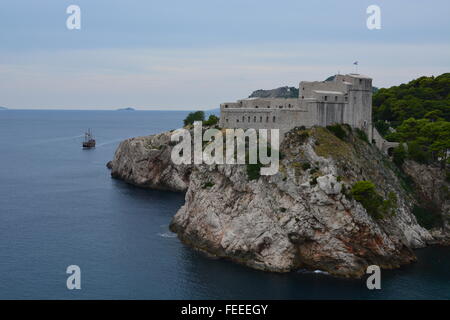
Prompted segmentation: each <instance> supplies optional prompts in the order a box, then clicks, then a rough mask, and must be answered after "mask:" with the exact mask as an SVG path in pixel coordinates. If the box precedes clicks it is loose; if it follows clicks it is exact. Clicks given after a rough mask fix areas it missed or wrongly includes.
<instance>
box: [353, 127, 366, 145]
mask: <svg viewBox="0 0 450 320" xmlns="http://www.w3.org/2000/svg"><path fill="white" fill-rule="evenodd" d="M355 132H356V136H357V137H358V138H359V139H361V140H363V141H365V142H369V138H367V134H366V133H365V132H364V131H362V130H361V129H359V128H356V129H355Z"/></svg>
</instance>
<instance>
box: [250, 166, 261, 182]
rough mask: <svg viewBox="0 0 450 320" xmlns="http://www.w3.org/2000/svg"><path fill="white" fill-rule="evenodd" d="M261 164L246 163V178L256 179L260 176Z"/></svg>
mask: <svg viewBox="0 0 450 320" xmlns="http://www.w3.org/2000/svg"><path fill="white" fill-rule="evenodd" d="M261 167H262V164H260V163H253V164H252V163H249V164H247V177H248V180H258V179H259V177H260V176H261V173H260V169H261Z"/></svg>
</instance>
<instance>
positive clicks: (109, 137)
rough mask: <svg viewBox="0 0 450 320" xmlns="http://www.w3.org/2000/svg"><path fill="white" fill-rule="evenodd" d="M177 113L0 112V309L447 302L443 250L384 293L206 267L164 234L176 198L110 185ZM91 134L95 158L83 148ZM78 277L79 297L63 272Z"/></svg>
mask: <svg viewBox="0 0 450 320" xmlns="http://www.w3.org/2000/svg"><path fill="white" fill-rule="evenodd" d="M185 115H186V112H159V111H152V112H150V111H135V112H118V111H12V110H8V111H0V298H2V299H94V298H95V299H118V298H123V299H449V298H450V248H438V247H434V248H427V249H422V250H418V251H417V255H418V257H419V261H418V262H417V263H415V264H413V265H410V266H407V267H404V268H402V269H400V270H393V271H383V272H382V289H381V290H378V291H375V292H374V291H369V290H368V289H367V288H366V285H365V280H364V279H363V280H344V279H336V278H333V277H330V276H327V275H324V274H320V273H305V272H294V273H290V274H271V273H264V272H260V271H255V270H250V269H248V268H245V267H242V266H240V265H236V264H234V263H231V262H229V261H224V260H213V259H209V258H207V257H205V256H203V255H202V254H200V253H198V252H196V251H194V250H191V249H190V248H188V247H186V246H184V245H182V244H181V243H180V242H179V240H178V239H177V238H176V237H175V236H174V234H172V233H171V232H170V231H169V230H168V225H169V222H170V220H171V217H172V216H173V215H174V214H175V213H176V211H177V209H178V208H179V207H180V206H181V205H182V204H183V202H184V196H183V195H182V194H177V193H171V192H161V191H152V190H142V189H139V188H136V187H133V186H130V185H127V184H125V183H123V182H121V181H118V180H113V179H111V178H110V173H109V170H107V169H106V167H105V164H106V162H107V161H109V160H111V159H112V157H113V154H114V151H115V149H116V147H117V145H118V143H119V142H120V141H121V140H123V139H125V138H128V137H133V136H139V135H147V134H152V133H158V132H161V131H163V130H168V129H174V128H178V127H179V125H180V124H181V123H182V119H183V118H184V117H185ZM88 127H90V128H93V130H94V134H95V135H96V138H97V148H95V149H94V150H82V149H81V147H80V143H81V141H82V136H81V134H82V133H83V132H84V130H85V129H87V128H88ZM72 264H75V265H78V266H80V268H81V274H82V276H81V287H82V289H81V290H71V291H70V290H68V289H67V288H66V279H67V276H68V275H67V274H66V268H67V266H69V265H72Z"/></svg>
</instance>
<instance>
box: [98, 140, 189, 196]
mask: <svg viewBox="0 0 450 320" xmlns="http://www.w3.org/2000/svg"><path fill="white" fill-rule="evenodd" d="M170 135H171V133H170V132H165V133H161V134H158V135H154V136H148V137H138V138H132V139H128V140H125V141H123V142H121V143H120V145H119V147H118V148H117V150H116V153H115V155H114V159H113V160H112V161H111V162H108V164H107V166H108V167H109V168H110V169H111V176H112V177H114V178H120V179H122V180H124V181H126V182H128V183H131V184H134V185H137V186H141V187H146V188H154V189H162V190H173V191H186V190H187V187H188V184H189V175H190V171H191V167H190V166H187V165H178V166H176V165H174V164H173V163H172V160H171V157H170V154H171V150H172V147H171V146H170Z"/></svg>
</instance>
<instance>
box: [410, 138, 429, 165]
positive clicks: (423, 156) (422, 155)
mask: <svg viewBox="0 0 450 320" xmlns="http://www.w3.org/2000/svg"><path fill="white" fill-rule="evenodd" d="M408 156H409V158H411V159H413V160H414V161H417V162H419V163H424V164H426V163H428V155H427V153H426V152H425V151H424V150H423V149H422V148H421V146H420V145H419V143H417V142H416V141H411V142H409V143H408Z"/></svg>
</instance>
